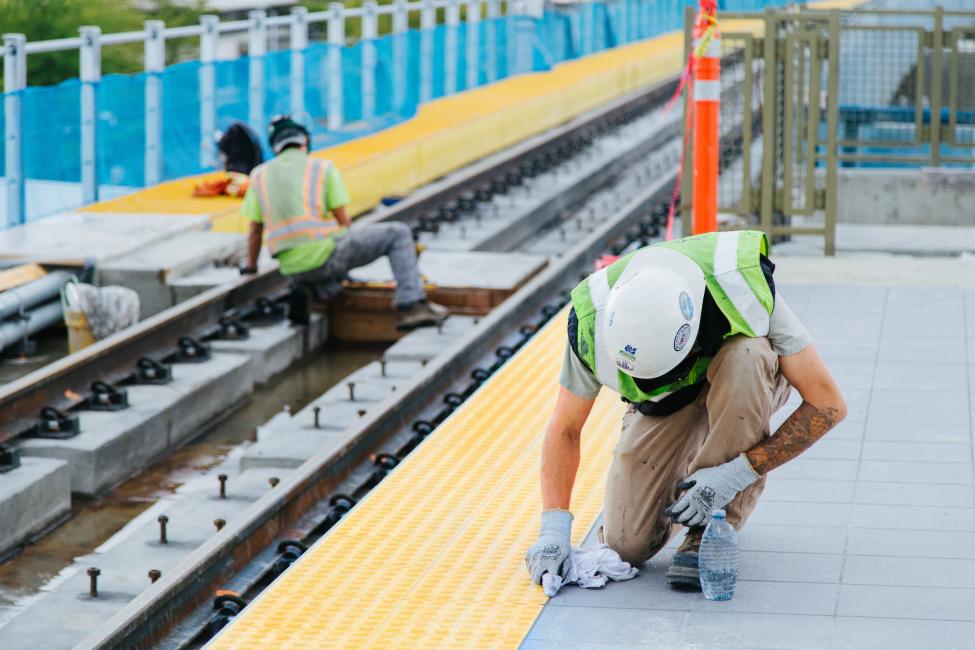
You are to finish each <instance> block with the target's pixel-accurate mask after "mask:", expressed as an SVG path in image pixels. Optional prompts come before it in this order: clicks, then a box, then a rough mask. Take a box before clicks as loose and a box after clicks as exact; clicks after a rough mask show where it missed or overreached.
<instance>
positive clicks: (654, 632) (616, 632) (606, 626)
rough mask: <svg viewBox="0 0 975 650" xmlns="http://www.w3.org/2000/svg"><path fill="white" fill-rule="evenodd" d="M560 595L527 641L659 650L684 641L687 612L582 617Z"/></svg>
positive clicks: (619, 611) (606, 612) (599, 612)
mask: <svg viewBox="0 0 975 650" xmlns="http://www.w3.org/2000/svg"><path fill="white" fill-rule="evenodd" d="M610 586H612V585H610ZM569 589H573V590H575V589H577V588H576V587H567V588H566V592H567V591H568V590H569ZM562 593H565V592H562ZM561 595H562V594H561V593H560V594H559V596H561ZM559 596H556V597H555V598H552V599H551V600H549V601H548V604H547V605H546V607H545V608H544V609H543V610H542V613H541V615H539V617H538V619H537V620H536V621H535V625H534V626H533V627H532V629H531V631H530V632H529V633H528V635H527V636H526V639H528V640H532V641H539V640H543V641H564V642H570V643H582V644H590V643H596V644H598V643H612V644H615V643H618V644H623V645H625V646H629V645H647V646H653V647H658V648H660V647H675V646H678V645H680V643H681V642H682V640H683V633H682V630H683V627H684V619H685V618H686V617H687V614H686V613H685V612H671V611H660V612H658V611H648V610H634V609H632V608H614V607H596V608H593V609H591V610H587V611H586V612H585V613H584V614H581V613H580V612H579V610H578V608H577V607H567V606H560V605H559V603H560V597H559ZM523 647H524V646H523Z"/></svg>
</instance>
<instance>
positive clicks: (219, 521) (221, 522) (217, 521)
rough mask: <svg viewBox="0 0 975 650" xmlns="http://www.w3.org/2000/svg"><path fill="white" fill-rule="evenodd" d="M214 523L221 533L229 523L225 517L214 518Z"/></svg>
mask: <svg viewBox="0 0 975 650" xmlns="http://www.w3.org/2000/svg"><path fill="white" fill-rule="evenodd" d="M213 525H214V526H216V527H217V532H218V533H219V532H220V531H221V530H223V527H224V526H226V525H227V522H226V520H224V519H214V520H213Z"/></svg>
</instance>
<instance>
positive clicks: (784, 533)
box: [738, 521, 847, 553]
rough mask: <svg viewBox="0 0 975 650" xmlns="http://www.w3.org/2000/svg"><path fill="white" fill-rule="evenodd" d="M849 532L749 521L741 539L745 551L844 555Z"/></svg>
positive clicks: (835, 528)
mask: <svg viewBox="0 0 975 650" xmlns="http://www.w3.org/2000/svg"><path fill="white" fill-rule="evenodd" d="M846 535H847V528H846V526H845V525H843V526H819V527H797V526H782V525H767V524H755V523H752V522H751V521H749V522H748V523H747V524H745V528H744V530H742V531H741V533H740V534H739V536H738V540H739V543H740V544H741V548H742V550H743V551H779V552H790V553H842V552H843V549H844V546H845V545H846Z"/></svg>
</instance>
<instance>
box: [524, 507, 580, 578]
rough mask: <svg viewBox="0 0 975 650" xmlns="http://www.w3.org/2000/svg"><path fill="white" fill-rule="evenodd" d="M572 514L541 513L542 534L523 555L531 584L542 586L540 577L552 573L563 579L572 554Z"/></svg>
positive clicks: (560, 511)
mask: <svg viewBox="0 0 975 650" xmlns="http://www.w3.org/2000/svg"><path fill="white" fill-rule="evenodd" d="M571 536H572V513H571V512H569V511H568V510H546V511H545V512H543V513H542V532H541V533H539V535H538V541H537V542H535V545H534V546H532V547H531V548H530V549H528V552H527V553H525V564H527V565H528V572H529V573H530V574H532V582H534V583H535V584H536V585H540V584H542V576H543V575H545V574H546V573H553V574H556V575H558V576H560V577H563V578H564V577H565V570H566V568H567V564H568V561H569V554H570V553H572V540H571Z"/></svg>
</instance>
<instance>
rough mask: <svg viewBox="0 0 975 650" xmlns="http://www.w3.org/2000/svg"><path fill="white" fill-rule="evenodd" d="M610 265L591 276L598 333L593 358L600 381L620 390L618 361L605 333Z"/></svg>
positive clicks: (608, 386) (590, 291) (591, 296)
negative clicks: (609, 348) (612, 355)
mask: <svg viewBox="0 0 975 650" xmlns="http://www.w3.org/2000/svg"><path fill="white" fill-rule="evenodd" d="M608 271H609V267H604V268H602V269H600V270H598V271H596V272H595V273H593V274H592V275H590V276H589V298H590V299H591V300H592V304H593V309H594V311H595V313H596V320H595V326H596V333H595V336H594V338H595V344H596V345H595V348H596V349H595V354H594V356H593V360H594V361H595V362H596V367H595V368H594V372H595V373H596V378H597V379H599V383H601V384H602V385H603V386H606V387H607V388H611V389H613V390H615V391H617V392H619V381H618V379H619V374H618V370H617V368H616V363H615V362H614V361H613V359H612V357H610V355H609V352H608V350H606V336H605V335H604V334H603V327H604V325H603V310H604V309H605V308H606V301H607V300H609V289H610V287H609V273H608Z"/></svg>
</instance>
